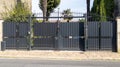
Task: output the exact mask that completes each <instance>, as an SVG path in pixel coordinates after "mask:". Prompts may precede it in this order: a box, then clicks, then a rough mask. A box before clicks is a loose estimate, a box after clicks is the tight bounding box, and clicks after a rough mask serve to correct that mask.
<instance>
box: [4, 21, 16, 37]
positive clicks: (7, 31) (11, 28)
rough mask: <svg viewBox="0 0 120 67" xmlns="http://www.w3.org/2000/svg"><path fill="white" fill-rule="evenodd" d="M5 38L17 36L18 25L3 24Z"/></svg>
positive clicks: (11, 23) (12, 23)
mask: <svg viewBox="0 0 120 67" xmlns="http://www.w3.org/2000/svg"><path fill="white" fill-rule="evenodd" d="M3 33H4V34H3V36H4V37H15V36H16V23H14V22H4V23H3Z"/></svg>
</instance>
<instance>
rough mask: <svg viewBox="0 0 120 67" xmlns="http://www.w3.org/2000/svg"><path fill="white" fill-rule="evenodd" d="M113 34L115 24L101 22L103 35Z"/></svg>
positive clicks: (110, 35)
mask: <svg viewBox="0 0 120 67" xmlns="http://www.w3.org/2000/svg"><path fill="white" fill-rule="evenodd" d="M112 36H113V26H112V22H101V37H110V38H112Z"/></svg>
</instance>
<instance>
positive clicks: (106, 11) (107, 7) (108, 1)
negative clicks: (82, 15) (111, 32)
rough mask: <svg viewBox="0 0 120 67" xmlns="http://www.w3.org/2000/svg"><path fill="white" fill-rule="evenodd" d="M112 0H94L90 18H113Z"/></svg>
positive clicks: (99, 19)
mask: <svg viewBox="0 0 120 67" xmlns="http://www.w3.org/2000/svg"><path fill="white" fill-rule="evenodd" d="M113 13H114V0H94V3H93V7H92V10H91V14H92V16H93V17H92V18H93V19H95V20H97V21H107V20H109V19H110V18H113Z"/></svg>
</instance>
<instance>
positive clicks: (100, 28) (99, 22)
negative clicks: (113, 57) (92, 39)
mask: <svg viewBox="0 0 120 67" xmlns="http://www.w3.org/2000/svg"><path fill="white" fill-rule="evenodd" d="M101 32H102V31H101V22H99V46H98V47H99V50H101V39H102V38H101Z"/></svg>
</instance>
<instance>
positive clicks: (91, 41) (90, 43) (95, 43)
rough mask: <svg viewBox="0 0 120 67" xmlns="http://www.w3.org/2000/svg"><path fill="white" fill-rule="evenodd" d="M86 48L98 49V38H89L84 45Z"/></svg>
mask: <svg viewBox="0 0 120 67" xmlns="http://www.w3.org/2000/svg"><path fill="white" fill-rule="evenodd" d="M86 49H87V50H99V39H98V38H89V39H88V43H87V45H86Z"/></svg>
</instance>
